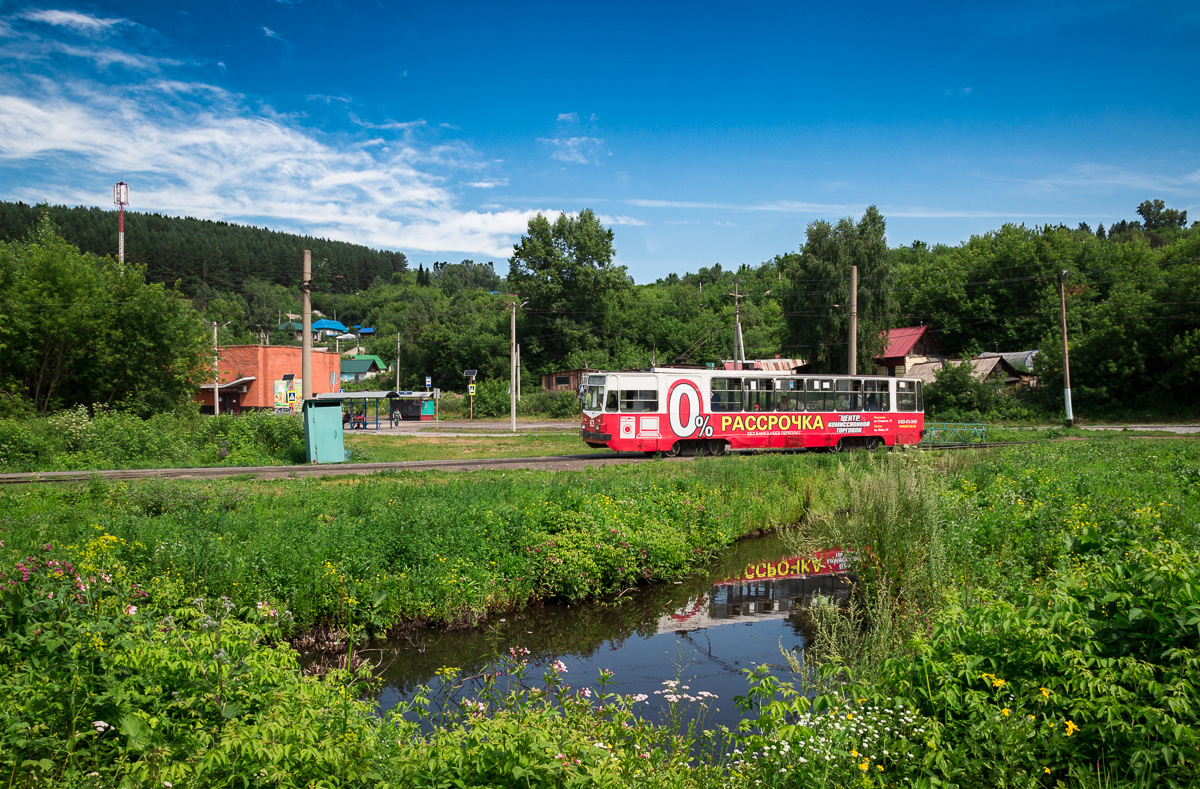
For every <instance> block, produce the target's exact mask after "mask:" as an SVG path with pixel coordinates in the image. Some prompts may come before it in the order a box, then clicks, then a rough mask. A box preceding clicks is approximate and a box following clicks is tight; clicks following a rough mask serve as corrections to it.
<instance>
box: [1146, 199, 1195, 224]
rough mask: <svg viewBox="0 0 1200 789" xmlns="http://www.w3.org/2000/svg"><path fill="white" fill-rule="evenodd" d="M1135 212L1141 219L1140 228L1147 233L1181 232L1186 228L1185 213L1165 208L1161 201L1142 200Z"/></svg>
mask: <svg viewBox="0 0 1200 789" xmlns="http://www.w3.org/2000/svg"><path fill="white" fill-rule="evenodd" d="M1137 212H1138V214H1139V215H1140V216H1141V217H1142V227H1144V228H1146V230H1148V231H1154V230H1176V229H1178V230H1182V229H1183V228H1184V227H1186V226H1187V211H1176V210H1175V209H1174V208H1167V205H1166V203H1164V202H1163V201H1162V200H1143V201H1142V204H1141V205H1139V206H1138V209H1137Z"/></svg>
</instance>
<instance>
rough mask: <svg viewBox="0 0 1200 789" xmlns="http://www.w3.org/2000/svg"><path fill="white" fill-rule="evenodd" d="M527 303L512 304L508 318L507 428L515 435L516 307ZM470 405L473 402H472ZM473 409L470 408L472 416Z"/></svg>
mask: <svg viewBox="0 0 1200 789" xmlns="http://www.w3.org/2000/svg"><path fill="white" fill-rule="evenodd" d="M528 303H529V300H528V299H526V300H525V301H523V302H521V303H520V304H517V303H516V302H515V301H514V302H512V304H511V306H512V315H511V316H509V335H510V336H509V345H508V363H509V380H508V401H509V403H508V407H509V410H508V414H509V417H508V418H509V427H510V428H511V429H512V431H513V432H514V433H515V432H517V385H518V384H517V365H518V362H517V307H524V306H525V305H526V304H528ZM471 402H472V405H474V401H473V400H472V401H471ZM473 415H474V408H472V416H473Z"/></svg>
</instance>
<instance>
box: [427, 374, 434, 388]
mask: <svg viewBox="0 0 1200 789" xmlns="http://www.w3.org/2000/svg"><path fill="white" fill-rule="evenodd" d="M425 386H426V387H430V386H433V376H431V375H427V376H425Z"/></svg>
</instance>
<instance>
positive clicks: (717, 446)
mask: <svg viewBox="0 0 1200 789" xmlns="http://www.w3.org/2000/svg"><path fill="white" fill-rule="evenodd" d="M728 450H729V444H727V443H725V442H724V441H722V440H721V439H719V438H714V439H712V440H711V441H709V442H708V454H710V455H713V456H715V457H720V456H721V455H724V454H725V453H726V452H727V451H728Z"/></svg>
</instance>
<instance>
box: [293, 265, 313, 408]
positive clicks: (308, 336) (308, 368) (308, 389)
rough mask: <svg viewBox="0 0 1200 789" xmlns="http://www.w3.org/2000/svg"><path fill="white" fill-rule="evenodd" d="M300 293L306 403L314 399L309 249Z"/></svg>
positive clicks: (302, 383)
mask: <svg viewBox="0 0 1200 789" xmlns="http://www.w3.org/2000/svg"><path fill="white" fill-rule="evenodd" d="M300 292H301V293H302V294H304V309H303V312H304V317H303V319H302V320H303V321H304V322H303V324H302V328H303V330H304V338H303V340H302V341H301V343H300V379H301V380H300V399H301V400H302V401H305V400H310V399H312V252H311V251H310V250H307V249H306V250H304V270H303V272H302V273H301V280H300ZM293 369H295V368H293ZM301 404H302V405H303V403H301Z"/></svg>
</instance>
